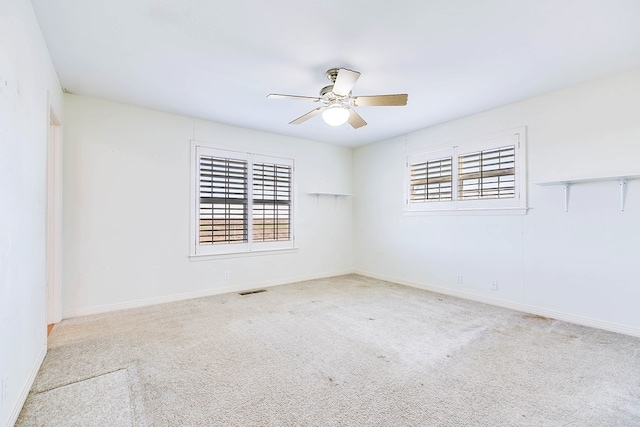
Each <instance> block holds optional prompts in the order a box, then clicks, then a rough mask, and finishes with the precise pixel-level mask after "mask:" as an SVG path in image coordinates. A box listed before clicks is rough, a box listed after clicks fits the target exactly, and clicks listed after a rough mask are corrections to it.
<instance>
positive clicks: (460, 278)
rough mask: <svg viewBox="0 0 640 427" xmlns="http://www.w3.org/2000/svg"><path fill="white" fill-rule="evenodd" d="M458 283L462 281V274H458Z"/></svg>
mask: <svg viewBox="0 0 640 427" xmlns="http://www.w3.org/2000/svg"><path fill="white" fill-rule="evenodd" d="M456 283H462V274H458V275H457V276H456Z"/></svg>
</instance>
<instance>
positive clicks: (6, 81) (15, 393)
mask: <svg viewBox="0 0 640 427" xmlns="http://www.w3.org/2000/svg"><path fill="white" fill-rule="evenodd" d="M47 92H49V94H50V98H51V104H52V106H53V108H54V109H55V110H56V112H57V114H58V116H59V117H60V118H62V117H61V115H62V91H61V89H60V84H59V82H58V79H57V76H56V73H55V70H54V69H53V66H52V64H51V60H50V58H49V54H48V51H47V48H46V45H45V43H44V40H43V38H42V34H41V33H40V28H39V26H38V23H37V22H36V19H35V15H34V13H33V9H32V6H31V2H29V1H28V0H9V1H3V2H2V5H1V6H0V380H2V378H3V377H5V376H6V378H7V381H6V391H7V393H6V400H5V401H4V402H2V403H0V425H9V424H11V425H12V424H13V421H14V420H15V419H16V418H17V416H18V413H19V411H20V408H21V407H22V403H23V402H24V399H25V398H26V395H27V392H28V391H29V388H30V387H31V384H32V381H33V379H34V378H35V374H36V373H37V370H38V369H39V367H40V364H41V362H42V359H43V358H44V354H45V351H46V308H45V272H46V262H45V206H46V205H45V201H46V158H47V156H46V148H47V131H48V124H49V113H48V103H49V101H48V96H47ZM0 400H1V399H0Z"/></svg>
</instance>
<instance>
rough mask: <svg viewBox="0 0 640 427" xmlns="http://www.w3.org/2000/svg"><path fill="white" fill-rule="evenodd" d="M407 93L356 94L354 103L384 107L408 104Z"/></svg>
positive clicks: (358, 105)
mask: <svg viewBox="0 0 640 427" xmlns="http://www.w3.org/2000/svg"><path fill="white" fill-rule="evenodd" d="M408 97H409V95H407V94H406V93H402V94H395V95H372V96H354V97H353V104H354V105H355V106H357V107H383V106H395V105H407V98H408Z"/></svg>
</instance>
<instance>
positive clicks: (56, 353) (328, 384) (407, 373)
mask: <svg viewBox="0 0 640 427" xmlns="http://www.w3.org/2000/svg"><path fill="white" fill-rule="evenodd" d="M17 425H18V426H88V425H102V426H105V425H108V426H491V427H498V426H545V427H547V426H575V427H584V426H599V427H600V426H640V339H638V338H633V337H629V336H624V335H620V334H615V333H611V332H605V331H600V330H596V329H591V328H586V327H581V326H576V325H572V324H568V323H564V322H560V321H554V320H549V319H545V318H539V317H536V316H531V315H526V314H523V313H518V312H514V311H509V310H505V309H500V308H496V307H492V306H488V305H483V304H479V303H475V302H470V301H465V300H461V299H457V298H453V297H448V296H443V295H438V294H434V293H430V292H425V291H421V290H417V289H412V288H408V287H404V286H400V285H394V284H391V283H387V282H382V281H378V280H373V279H368V278H364V277H360V276H342V277H337V278H331V279H324V280H315V281H308V282H302V283H294V284H290V285H285V286H279V287H275V288H269V289H268V290H267V292H263V293H257V294H252V295H247V296H240V295H238V294H235V293H234V294H225V295H219V296H214V297H208V298H200V299H195V300H190V301H184V302H177V303H171V304H163V305H158V306H153V307H147V308H141V309H133V310H126V311H121V312H115V313H109V314H104V315H96V316H89V317H84V318H76V319H70V320H65V321H63V322H62V323H60V324H59V325H57V326H56V327H55V328H54V329H53V331H52V333H51V335H50V340H49V352H48V354H47V357H46V359H45V361H44V364H43V367H42V369H41V371H40V373H39V374H38V377H37V378H36V381H35V384H34V386H33V389H32V391H31V393H30V395H29V397H28V399H27V403H26V404H25V406H24V408H23V411H22V413H21V415H20V418H19V420H18V423H17Z"/></svg>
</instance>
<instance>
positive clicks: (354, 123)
mask: <svg viewBox="0 0 640 427" xmlns="http://www.w3.org/2000/svg"><path fill="white" fill-rule="evenodd" d="M348 122H349V124H350V125H351V127H352V128H354V129H358V128H361V127H362V126H365V125H366V124H367V122H365V121H364V119H363V118H362V117H360V114H358V113H356V112H355V111H354V110H353V108H350V109H349V120H348Z"/></svg>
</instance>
